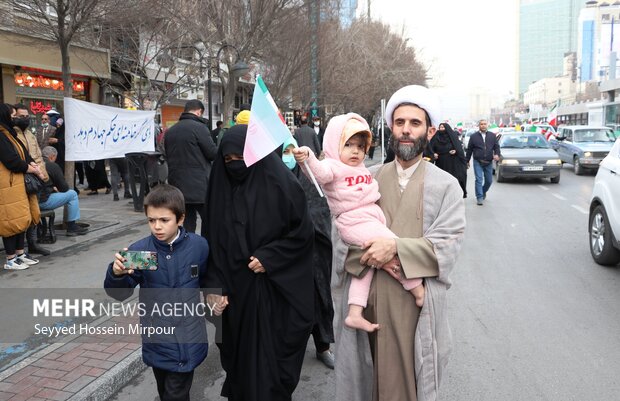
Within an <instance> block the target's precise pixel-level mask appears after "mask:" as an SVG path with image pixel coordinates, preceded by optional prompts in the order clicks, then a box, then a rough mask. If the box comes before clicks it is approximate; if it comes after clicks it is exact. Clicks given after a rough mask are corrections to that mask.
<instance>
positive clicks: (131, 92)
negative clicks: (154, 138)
mask: <svg viewBox="0 0 620 401" xmlns="http://www.w3.org/2000/svg"><path fill="white" fill-rule="evenodd" d="M158 3H159V2H158V1H151V2H144V3H142V4H141V6H139V7H137V8H136V9H135V10H134V13H133V14H132V15H128V14H127V12H124V13H123V14H122V15H110V16H108V18H107V20H106V22H105V28H104V29H103V30H104V35H103V36H104V38H105V40H106V41H107V45H106V47H108V48H109V49H110V55H111V64H112V70H113V72H114V73H115V77H114V78H113V79H106V80H102V83H103V85H104V86H105V87H107V88H108V89H109V90H110V91H111V92H113V93H117V94H119V95H122V96H124V97H128V98H129V99H130V100H131V101H132V102H133V103H134V104H136V105H137V107H138V108H140V109H144V108H149V109H157V108H158V107H159V106H160V105H162V104H165V103H167V102H168V101H169V100H170V99H172V98H176V97H179V96H181V95H182V93H184V92H187V91H190V90H195V91H200V90H201V89H203V88H204V76H205V73H206V68H207V62H208V56H207V52H206V50H205V49H204V48H203V47H202V46H201V44H200V43H197V39H196V38H195V37H194V36H193V35H192V32H191V31H190V30H189V29H187V25H186V21H181V20H180V19H179V18H172V17H171V16H170V15H169V14H167V11H166V10H165V9H164V8H161V7H156V5H159V4H158ZM124 21H126V22H127V23H124ZM116 76H120V77H122V79H120V80H118V79H117V78H116Z"/></svg>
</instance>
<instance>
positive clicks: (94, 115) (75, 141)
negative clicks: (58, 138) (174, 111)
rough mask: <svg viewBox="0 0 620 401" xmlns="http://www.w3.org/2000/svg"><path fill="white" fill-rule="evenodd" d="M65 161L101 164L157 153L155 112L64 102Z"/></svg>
mask: <svg viewBox="0 0 620 401" xmlns="http://www.w3.org/2000/svg"><path fill="white" fill-rule="evenodd" d="M64 101H65V152H66V154H65V160H68V161H80V160H101V159H110V158H114V157H123V156H125V153H131V152H145V151H153V150H155V138H154V135H155V112H154V111H137V110H124V109H119V108H116V107H108V106H102V105H99V104H93V103H88V102H83V101H81V100H77V99H71V98H65V99H64Z"/></svg>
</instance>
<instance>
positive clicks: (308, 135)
mask: <svg viewBox="0 0 620 401" xmlns="http://www.w3.org/2000/svg"><path fill="white" fill-rule="evenodd" d="M295 140H296V141H297V143H298V144H299V146H300V147H301V146H307V147H309V148H310V149H312V151H313V152H314V155H315V156H316V157H319V155H320V154H321V144H320V143H319V137H318V135H317V134H316V132H314V130H313V129H312V128H310V127H308V117H306V116H302V117H301V127H299V128H297V129H296V130H295Z"/></svg>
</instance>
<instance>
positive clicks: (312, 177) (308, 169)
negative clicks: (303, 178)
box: [301, 162, 325, 198]
mask: <svg viewBox="0 0 620 401" xmlns="http://www.w3.org/2000/svg"><path fill="white" fill-rule="evenodd" d="M301 165H303V166H304V169H305V170H306V172H307V173H308V175H309V176H310V179H311V180H312V183H313V184H314V186H315V187H316V190H317V191H318V193H319V195H321V198H324V197H325V195H324V194H323V191H322V190H321V187H320V186H319V183H318V182H316V177H315V176H314V173H313V172H312V170H310V168H309V167H308V166H306V163H305V162H302V163H301Z"/></svg>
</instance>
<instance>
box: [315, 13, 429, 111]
mask: <svg viewBox="0 0 620 401" xmlns="http://www.w3.org/2000/svg"><path fill="white" fill-rule="evenodd" d="M323 31H324V32H325V33H326V34H327V35H328V36H326V37H324V41H325V42H326V44H325V45H324V47H327V46H329V48H328V49H325V51H323V52H322V53H321V60H322V65H323V66H325V65H329V68H322V69H321V87H322V91H323V95H324V102H325V104H328V105H330V106H331V108H332V109H333V110H334V112H338V113H340V112H348V111H355V112H357V113H359V114H361V115H363V116H365V117H367V118H371V117H372V116H373V114H374V111H375V110H376V109H377V106H378V102H379V100H380V99H382V98H387V97H389V96H390V95H391V94H392V93H393V92H394V91H395V90H397V89H398V88H400V87H402V86H404V85H408V84H422V85H423V84H425V82H426V71H425V69H424V66H423V65H422V64H421V63H420V62H419V61H418V60H417V58H416V55H415V50H414V49H413V48H412V47H411V46H409V45H408V43H407V39H405V38H403V37H402V35H398V34H395V33H393V32H391V31H390V28H389V27H388V26H387V25H385V24H382V23H380V22H368V21H354V22H353V24H352V25H351V26H350V27H349V28H347V29H340V28H335V27H334V28H332V29H331V30H323Z"/></svg>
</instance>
